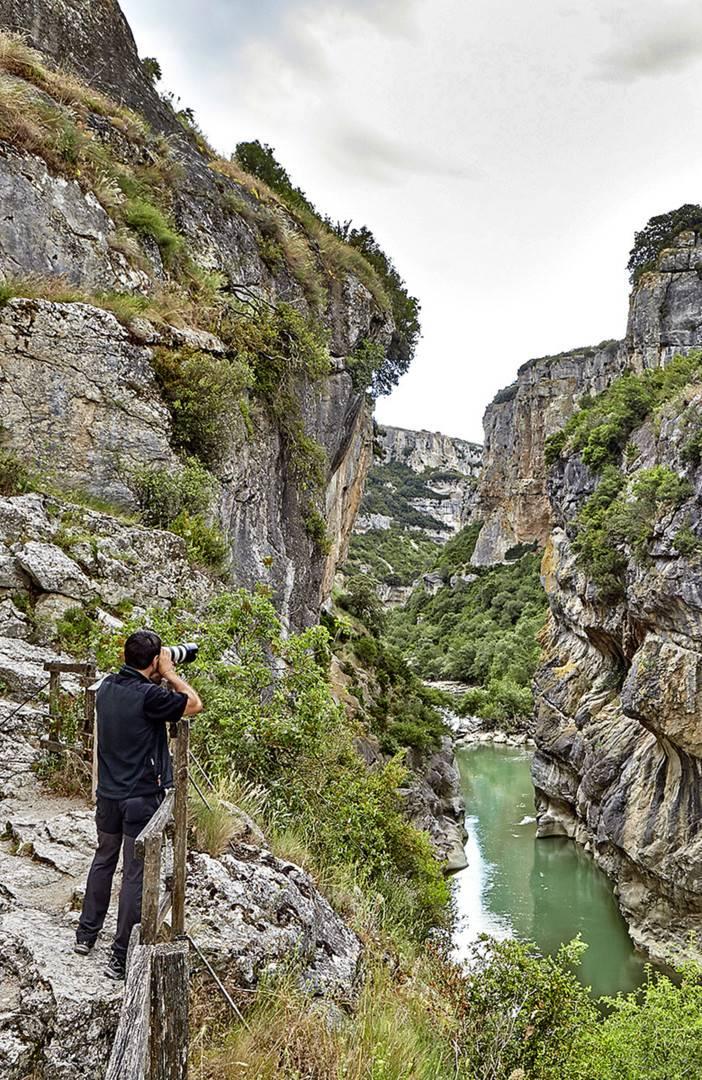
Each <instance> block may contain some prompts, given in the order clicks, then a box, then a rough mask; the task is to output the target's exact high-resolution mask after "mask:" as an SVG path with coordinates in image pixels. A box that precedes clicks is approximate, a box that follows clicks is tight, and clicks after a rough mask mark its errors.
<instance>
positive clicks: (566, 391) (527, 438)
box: [473, 232, 702, 566]
mask: <svg viewBox="0 0 702 1080" xmlns="http://www.w3.org/2000/svg"><path fill="white" fill-rule="evenodd" d="M699 267H702V243H700V241H699V238H698V237H696V236H695V234H694V233H692V232H685V233H681V234H680V235H679V236H678V237H677V238H676V239H675V241H673V243H672V244H671V247H670V248H667V249H666V250H665V251H663V252H662V253H661V255H660V256H659V258H658V260H657V263H656V267H655V269H653V270H650V271H649V272H647V273H645V274H643V275H642V277H641V279H640V280H639V281H638V283H637V284H636V285H635V286H634V288H633V290H632V294H631V299H630V302H629V317H628V322H627V329H626V335H625V337H624V339H623V340H622V341H606V342H602V343H601V344H600V345H597V346H593V347H589V348H583V349H573V350H571V351H569V352H564V353H560V354H558V355H557V356H545V357H542V358H540V359H534V360H529V361H528V362H527V363H526V364H524V365H522V367H521V368H520V369H519V371H518V373H517V378H516V380H515V381H514V382H513V383H512V384H511V386H508V387H507V388H505V389H504V390H501V391H500V392H499V393H498V394H497V395H496V397H495V398H494V400H493V401H492V402H491V403H490V405H488V407H487V409H486V411H485V417H484V421H483V422H484V428H485V446H484V455H483V470H482V474H481V479H480V486H479V492H478V506H479V509H478V515H477V516H478V518H479V519H481V520H482V521H483V522H484V524H483V528H482V530H481V533H480V536H479V538H478V543H477V544H476V548H475V553H474V555H473V563H474V564H475V565H477V566H486V565H489V564H490V563H493V562H499V561H500V560H501V559H503V558H504V555H505V552H506V551H508V550H509V548H510V547H512V546H513V545H515V544H519V543H531V542H533V541H537V542H538V543H539V544H540V545H543V544H544V543H545V542H546V540H547V538H548V536H549V534H550V531H551V527H552V524H553V515H552V512H551V509H550V505H549V498H548V492H547V489H546V480H545V467H544V459H543V450H544V440H545V439H546V438H547V437H548V436H549V435H551V434H553V433H554V432H556V431H558V430H559V429H560V428H561V427H562V426H563V424H564V422H565V421H566V420H567V419H568V417H569V416H570V415H571V414H572V413H573V411H574V410H575V408H576V406H577V403H578V400H579V399H580V398H581V397H582V396H583V395H584V394H588V393H599V392H600V391H601V390H604V389H605V387H606V386H608V385H609V383H610V382H611V381H612V380H613V379H615V378H616V377H617V376H618V375H620V374H621V373H622V371H624V370H626V369H627V368H631V369H633V370H641V369H642V368H644V367H655V366H657V365H658V364H660V363H665V362H666V361H667V360H669V359H670V358H671V356H673V355H675V353H677V352H686V351H689V350H690V349H692V348H696V347H699V346H700V344H702V280H701V279H700V276H699V273H698V268H699Z"/></svg>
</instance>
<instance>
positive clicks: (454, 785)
mask: <svg viewBox="0 0 702 1080" xmlns="http://www.w3.org/2000/svg"><path fill="white" fill-rule="evenodd" d="M408 764H409V766H410V768H411V769H412V773H411V774H410V781H409V784H408V786H407V788H406V790H405V807H406V810H407V813H408V815H409V818H410V820H411V822H412V824H413V825H415V826H416V827H417V828H418V829H422V830H424V831H425V832H426V833H428V835H429V838H430V839H431V842H432V846H433V848H434V851H435V852H436V855H437V857H438V858H439V860H440V861H441V863H442V864H443V867H444V871H445V872H446V873H447V874H453V873H455V872H456V871H457V870H463V869H464V867H466V866H467V865H468V861H467V859H466V851H465V843H466V839H467V837H468V833H467V832H466V828H465V809H466V808H465V802H464V800H463V796H462V795H461V781H460V776H459V774H458V767H457V765H456V758H455V755H454V750H453V740H452V739H451V737H450V736H448V735H446V736H444V738H443V739H442V741H441V746H440V747H439V748H438V750H435V751H434V752H433V753H430V754H428V755H427V754H418V753H417V752H416V751H414V752H412V753H411V754H410V755H409V761H408Z"/></svg>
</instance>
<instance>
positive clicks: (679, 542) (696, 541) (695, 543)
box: [673, 525, 702, 559]
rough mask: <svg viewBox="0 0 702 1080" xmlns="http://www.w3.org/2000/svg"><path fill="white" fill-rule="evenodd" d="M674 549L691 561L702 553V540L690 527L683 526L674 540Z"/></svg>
mask: <svg viewBox="0 0 702 1080" xmlns="http://www.w3.org/2000/svg"><path fill="white" fill-rule="evenodd" d="M673 547H674V548H675V550H676V551H677V553H678V555H681V556H682V557H683V559H691V558H692V557H693V556H695V555H700V554H701V553H702V540H700V538H699V536H697V535H696V534H695V533H694V532H693V531H692V529H691V528H690V526H689V525H683V527H682V529H679V530H678V532H677V533H676V535H675V537H674V539H673Z"/></svg>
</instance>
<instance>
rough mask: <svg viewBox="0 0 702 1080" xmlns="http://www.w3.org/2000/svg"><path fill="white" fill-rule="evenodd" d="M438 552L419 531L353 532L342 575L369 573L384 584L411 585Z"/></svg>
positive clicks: (393, 529)
mask: <svg viewBox="0 0 702 1080" xmlns="http://www.w3.org/2000/svg"><path fill="white" fill-rule="evenodd" d="M439 550H440V546H439V544H438V543H437V542H436V541H435V540H431V539H429V537H428V536H427V535H426V534H425V533H423V532H420V531H419V530H418V529H406V530H405V529H402V528H399V527H398V526H396V525H393V526H392V527H391V528H389V529H372V530H370V531H369V532H366V533H354V534H353V536H352V537H351V543H350V545H349V553H348V558H347V560H346V563H345V564H344V572H345V573H346V574H353V575H355V574H359V573H365V572H368V571H369V572H370V574H371V576H372V577H374V578H375V579H376V581H381V582H384V583H385V584H386V585H411V584H412V582H413V581H415V580H416V579H417V578H418V577H419V575H420V574H421V573H422V572H423V571H424V570H425V569H426V568H427V566H431V565H433V562H434V560H435V559H436V557H437V554H438V552H439ZM365 568H368V569H367V570H366V569H365Z"/></svg>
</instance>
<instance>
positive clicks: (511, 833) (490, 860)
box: [454, 743, 644, 997]
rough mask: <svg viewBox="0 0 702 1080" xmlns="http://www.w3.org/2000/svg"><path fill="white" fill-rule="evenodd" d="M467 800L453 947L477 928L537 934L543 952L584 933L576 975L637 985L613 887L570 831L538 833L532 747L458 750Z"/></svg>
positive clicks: (614, 988)
mask: <svg viewBox="0 0 702 1080" xmlns="http://www.w3.org/2000/svg"><path fill="white" fill-rule="evenodd" d="M456 759H457V763H458V767H459V769H460V773H461V786H462V790H463V795H464V797H465V800H466V828H467V829H468V832H469V839H468V842H467V845H466V855H467V858H468V863H469V865H468V868H467V869H466V870H462V871H461V872H460V873H458V874H456V876H455V878H454V888H455V895H456V905H457V911H458V916H459V924H458V928H457V931H456V935H455V944H456V952H457V955H459V956H465V955H466V953H467V951H468V948H469V946H470V943H471V942H473V941H474V940H475V939H476V938H477V937H478V935H479V934H483V933H487V934H492V935H493V936H495V937H498V938H504V937H517V938H521V939H524V940H530V941H535V942H536V944H537V945H538V946H539V948H540V949H541V950H542V952H544V953H553V952H555V951H556V950H557V949H558V947H559V946H560V945H561V943H562V942H565V941H570V939H571V938H574V937H575V936H576V935H577V934H580V935H581V937H582V939H583V941H586V942H587V943H588V946H589V948H588V950H587V952H586V953H585V956H584V959H583V963H582V966H581V968H580V971H579V976H580V978H581V980H582V982H583V983H585V984H586V985H588V986H591V987H592V992H593V994H594V995H595V996H596V997H599V996H600V995H602V994H616V993H617V992H618V991H620V990H621V991H624V992H626V991H629V990H633V989H634V988H635V987H637V986H639V985H640V984H641V982H642V981H643V979H644V963H643V960H642V959H641V958H640V957H639V955H638V954H636V953H635V952H634V948H633V946H632V943H631V940H630V938H629V936H628V934H627V932H626V926H625V924H624V920H623V919H622V917H621V915H620V913H619V910H618V908H617V904H616V901H615V899H614V895H613V893H612V887H611V885H610V884H609V881H608V880H607V878H606V877H605V875H604V874H603V873H602V871H601V870H599V869H598V868H597V867H596V866H595V863H594V862H593V860H592V859H591V858H590V856H588V855H586V854H585V852H584V851H582V849H581V848H580V847H579V846H578V845H577V844H574V843H573V842H572V841H570V840H566V839H564V838H560V837H551V838H548V839H543V840H537V839H536V827H535V823H534V789H533V787H532V785H531V779H530V775H529V767H530V759H531V755H530V754H529V753H528V752H527V751H525V750H522V749H518V748H515V747H509V746H500V745H494V744H491V743H483V744H477V745H475V746H473V747H469V748H467V749H459V750H457V751H456Z"/></svg>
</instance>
